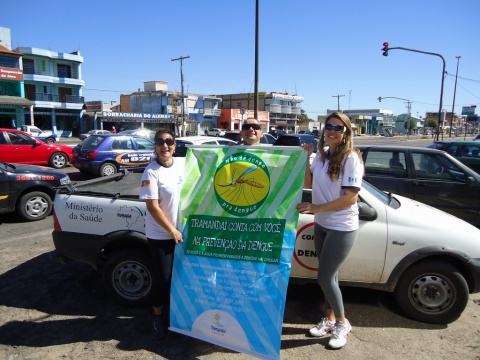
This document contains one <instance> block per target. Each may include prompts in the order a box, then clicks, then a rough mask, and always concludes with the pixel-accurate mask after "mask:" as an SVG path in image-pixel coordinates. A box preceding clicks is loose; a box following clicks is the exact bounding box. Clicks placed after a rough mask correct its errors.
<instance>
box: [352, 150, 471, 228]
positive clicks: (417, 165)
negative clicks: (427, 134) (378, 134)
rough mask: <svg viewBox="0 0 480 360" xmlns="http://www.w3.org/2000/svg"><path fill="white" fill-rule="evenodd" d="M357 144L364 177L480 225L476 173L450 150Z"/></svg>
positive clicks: (386, 188)
mask: <svg viewBox="0 0 480 360" xmlns="http://www.w3.org/2000/svg"><path fill="white" fill-rule="evenodd" d="M358 148H359V149H360V151H361V152H362V155H363V160H364V163H365V177H364V179H365V180H366V181H368V182H370V183H371V184H373V185H375V186H377V187H379V188H380V189H382V190H384V191H387V192H392V193H395V194H399V195H402V196H405V197H408V198H410V199H414V200H417V201H419V202H422V203H425V204H427V205H430V206H433V207H435V208H437V209H440V210H443V211H446V212H448V213H450V214H452V215H455V216H457V217H459V218H460V219H463V220H465V221H467V222H469V223H470V224H472V225H475V226H477V227H480V213H479V207H480V175H479V174H478V173H476V172H475V171H473V170H472V169H470V168H469V167H468V166H466V165H465V164H463V163H461V162H460V161H458V160H457V159H455V158H454V157H453V156H451V155H450V154H448V153H446V152H445V151H442V150H437V149H430V148H421V147H410V146H394V145H392V146H386V145H384V146H381V145H378V146H370V145H360V146H358Z"/></svg>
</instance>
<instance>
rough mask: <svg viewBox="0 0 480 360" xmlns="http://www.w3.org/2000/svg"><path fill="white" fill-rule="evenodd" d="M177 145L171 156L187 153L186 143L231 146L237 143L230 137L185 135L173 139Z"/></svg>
mask: <svg viewBox="0 0 480 360" xmlns="http://www.w3.org/2000/svg"><path fill="white" fill-rule="evenodd" d="M175 142H176V143H177V146H176V148H175V153H174V154H173V156H177V157H184V156H185V155H187V145H220V146H231V145H236V144H237V143H236V142H235V141H233V140H230V139H217V138H216V137H212V136H186V137H178V138H176V139H175Z"/></svg>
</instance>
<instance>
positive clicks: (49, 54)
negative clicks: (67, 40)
mask: <svg viewBox="0 0 480 360" xmlns="http://www.w3.org/2000/svg"><path fill="white" fill-rule="evenodd" d="M15 51H18V52H20V53H22V54H23V57H22V68H23V77H24V88H25V97H26V98H27V99H28V100H31V101H32V102H33V108H29V109H28V110H27V111H26V114H25V118H24V119H23V123H22V125H35V126H38V127H39V128H41V129H44V130H52V131H53V132H54V133H57V134H59V135H60V136H72V134H73V135H74V136H78V134H79V133H80V132H83V130H84V129H82V122H81V118H82V109H83V105H84V98H83V96H82V88H83V86H84V85H85V82H84V81H83V80H82V71H81V65H82V63H83V58H82V56H80V53H79V52H78V51H76V52H73V53H59V52H54V51H50V50H45V49H37V48H31V47H19V48H16V49H15ZM19 126H20V125H19Z"/></svg>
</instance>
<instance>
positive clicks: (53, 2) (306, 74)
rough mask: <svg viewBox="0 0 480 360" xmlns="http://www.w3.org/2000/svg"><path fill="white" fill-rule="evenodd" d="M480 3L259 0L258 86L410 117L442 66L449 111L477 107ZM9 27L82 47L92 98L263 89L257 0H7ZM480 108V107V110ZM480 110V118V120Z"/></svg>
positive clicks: (431, 93) (309, 107) (31, 40)
mask: <svg viewBox="0 0 480 360" xmlns="http://www.w3.org/2000/svg"><path fill="white" fill-rule="evenodd" d="M479 14H480V2H479V1H478V0H456V1H452V0H415V1H412V0H404V1H388V0H384V1H379V0H345V1H341V0H340V1H339V0H337V1H334V0H296V1H286V0H260V31H259V35H260V41H259V49H260V50H259V91H266V92H272V91H283V92H285V91H286V92H288V93H290V94H297V95H299V96H303V97H304V98H305V101H304V103H303V105H302V107H303V109H304V110H305V111H306V113H307V115H308V116H309V117H310V118H314V119H315V118H316V117H317V115H324V114H325V113H326V111H327V109H336V108H337V100H338V98H337V95H344V96H341V97H340V98H339V100H340V108H341V109H343V110H348V109H352V110H353V109H366V108H369V109H371V108H382V109H389V110H393V111H394V113H395V114H401V113H405V112H406V111H407V104H406V103H405V102H404V101H401V100H396V99H385V100H383V101H382V102H381V103H379V102H378V100H377V98H378V97H379V96H382V97H388V96H391V97H398V98H403V99H408V100H410V101H412V115H417V113H418V115H419V116H424V115H425V112H427V111H438V108H439V101H440V89H441V80H442V67H443V62H442V60H441V58H439V57H437V56H430V55H424V54H419V53H415V52H410V51H403V50H392V51H390V54H389V56H388V57H384V56H382V51H381V48H382V44H383V42H384V41H388V42H389V43H390V46H391V47H404V48H410V49H416V50H421V51H427V52H432V53H438V54H441V55H442V56H443V57H444V58H445V61H446V71H447V72H448V75H446V76H445V84H444V96H443V108H444V109H446V110H447V111H451V110H452V102H453V93H454V85H455V72H456V66H457V59H456V56H461V59H460V62H459V71H458V82H457V91H456V100H455V112H456V113H460V112H461V107H462V106H470V105H480V104H479V103H480V100H479V99H480V66H479V65H478V64H479V63H480V44H479V42H478V40H479V35H478V34H479V32H478V25H479V24H478V18H479ZM0 26H1V27H8V28H10V29H11V35H12V47H13V48H16V47H18V46H25V47H36V48H43V49H50V50H52V51H57V52H72V51H76V50H79V51H80V53H81V55H82V56H83V57H84V63H83V65H82V72H83V74H82V75H83V79H84V80H85V88H84V93H83V95H84V96H85V100H86V101H92V100H103V101H104V102H109V101H111V100H116V101H118V100H119V98H120V94H129V93H131V92H134V91H136V90H137V89H138V88H140V89H143V83H144V82H145V81H152V80H160V81H166V82H168V84H169V90H178V91H180V89H181V82H180V64H179V62H178V61H171V59H172V58H178V57H180V56H186V55H190V58H189V59H186V60H184V62H183V73H184V89H185V92H191V93H198V94H225V93H239V92H252V93H253V92H254V76H255V75H254V65H255V63H254V60H255V0H203V1H200V0H170V1H165V0H137V1H136V2H132V1H125V0H116V1H114V2H110V1H101V0H100V1H99V0H97V1H90V0H85V1H59V0H50V1H35V0H24V1H19V0H3V1H2V5H1V7H0ZM479 108H480V107H479ZM478 112H479V111H477V113H478Z"/></svg>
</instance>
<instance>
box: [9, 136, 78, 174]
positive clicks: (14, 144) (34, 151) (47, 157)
mask: <svg viewBox="0 0 480 360" xmlns="http://www.w3.org/2000/svg"><path fill="white" fill-rule="evenodd" d="M72 153H73V148H72V147H70V146H66V145H54V144H48V143H44V142H43V141H40V140H38V139H36V138H34V137H32V136H30V135H29V134H27V133H26V132H23V131H20V130H15V129H2V128H0V162H5V163H16V164H32V165H49V166H51V167H53V168H55V169H61V168H64V167H65V166H67V165H68V163H69V162H70V160H71V158H72Z"/></svg>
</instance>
